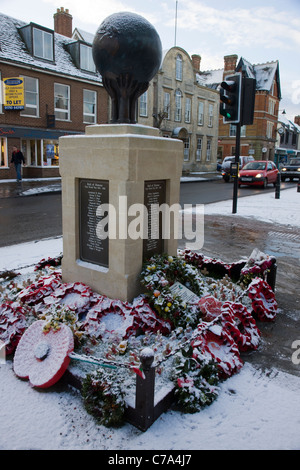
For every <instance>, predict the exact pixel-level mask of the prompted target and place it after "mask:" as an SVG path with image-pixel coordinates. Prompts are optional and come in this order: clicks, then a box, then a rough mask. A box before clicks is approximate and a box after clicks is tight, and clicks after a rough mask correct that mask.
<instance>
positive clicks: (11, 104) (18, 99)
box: [3, 77, 24, 109]
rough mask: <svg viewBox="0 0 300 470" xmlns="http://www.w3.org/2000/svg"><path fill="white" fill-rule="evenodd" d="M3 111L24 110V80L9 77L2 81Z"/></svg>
mask: <svg viewBox="0 0 300 470" xmlns="http://www.w3.org/2000/svg"><path fill="white" fill-rule="evenodd" d="M3 89H4V102H3V105H4V109H24V79H23V78H21V77H11V78H4V79H3Z"/></svg>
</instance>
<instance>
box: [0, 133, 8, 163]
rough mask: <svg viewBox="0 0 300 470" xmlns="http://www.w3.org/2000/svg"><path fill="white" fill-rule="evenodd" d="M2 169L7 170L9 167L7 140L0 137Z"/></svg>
mask: <svg viewBox="0 0 300 470" xmlns="http://www.w3.org/2000/svg"><path fill="white" fill-rule="evenodd" d="M0 145H1V148H0V151H1V155H0V163H1V165H0V167H1V168H7V167H8V161H7V139H6V138H4V137H0Z"/></svg>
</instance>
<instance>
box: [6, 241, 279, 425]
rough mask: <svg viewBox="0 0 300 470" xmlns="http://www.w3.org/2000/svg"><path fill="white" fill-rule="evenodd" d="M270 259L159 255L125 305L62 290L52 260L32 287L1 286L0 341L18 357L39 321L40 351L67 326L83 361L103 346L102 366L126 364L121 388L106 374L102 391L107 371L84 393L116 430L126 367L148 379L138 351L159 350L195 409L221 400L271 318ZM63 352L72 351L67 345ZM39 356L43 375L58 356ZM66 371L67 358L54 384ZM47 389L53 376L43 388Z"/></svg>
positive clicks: (185, 405)
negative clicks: (261, 325) (222, 385)
mask: <svg viewBox="0 0 300 470" xmlns="http://www.w3.org/2000/svg"><path fill="white" fill-rule="evenodd" d="M50 261H51V260H50ZM272 262H273V260H272V259H271V258H270V257H268V256H266V255H263V254H259V253H258V252H256V253H254V254H252V255H251V256H250V258H249V259H248V260H246V261H244V262H243V263H242V264H241V263H233V264H228V263H223V262H222V261H220V260H218V259H212V258H207V257H205V256H203V255H202V254H199V253H194V252H191V251H189V250H185V251H181V252H180V251H179V252H178V256H168V255H160V256H154V257H152V258H151V259H150V260H148V261H147V262H146V263H145V264H144V265H143V268H142V272H141V284H142V286H143V287H144V289H145V293H144V294H143V295H140V296H138V297H137V298H135V299H134V300H133V302H132V303H129V302H122V301H120V300H118V299H109V298H108V297H106V296H103V295H100V294H97V293H96V292H93V291H92V289H91V288H90V287H89V286H86V285H84V284H82V283H80V282H74V283H63V282H62V279H61V272H60V269H59V268H58V263H57V260H55V263H54V264H53V263H51V262H49V260H47V263H44V262H41V263H40V264H39V269H40V274H39V275H38V276H37V279H36V280H35V281H33V282H31V283H30V282H29V283H28V284H27V285H25V286H24V285H23V286H20V285H18V277H16V278H14V280H11V281H7V282H5V283H4V285H5V289H6V291H8V292H9V293H8V294H6V295H5V296H4V301H3V302H2V304H0V340H1V341H2V342H4V343H5V347H6V351H7V354H13V353H14V351H15V350H16V348H17V347H18V344H19V342H20V341H21V339H22V338H23V336H24V341H23V346H24V344H25V339H26V338H28V335H24V333H25V332H26V331H27V329H28V328H29V327H30V325H32V324H34V322H36V324H39V325H42V328H40V330H39V332H38V334H39V335H40V343H42V344H43V345H44V344H45V342H47V343H49V344H50V342H51V341H52V336H53V341H54V340H55V338H58V336H57V335H58V334H63V331H61V325H62V324H63V325H67V326H68V327H69V329H70V330H71V331H72V333H73V338H74V349H77V350H78V352H79V354H81V353H82V352H84V353H85V354H87V355H89V354H90V351H89V347H88V346H87V343H89V344H90V345H92V346H93V347H94V346H95V348H96V350H97V347H98V348H99V351H100V352H101V354H103V357H104V359H105V360H114V361H115V362H116V363H119V365H120V366H121V365H122V364H123V365H125V363H126V367H123V369H118V370H119V371H120V372H119V373H118V374H117V375H118V379H119V378H120V384H122V386H121V387H117V386H116V383H115V382H116V381H115V374H114V372H112V373H111V374H109V373H108V372H107V371H106V373H105V374H104V375H105V387H104V388H103V386H102V382H103V381H104V378H103V377H104V375H103V374H98V375H97V376H93V375H88V376H87V381H86V383H85V387H84V390H85V392H84V393H85V397H84V399H85V400H86V405H87V409H89V410H91V409H94V410H97V411H96V412H97V414H98V415H99V416H102V420H103V421H104V422H106V423H108V422H109V423H114V424H116V423H117V422H119V420H120V419H121V417H122V416H121V415H122V413H123V411H124V409H125V406H124V400H123V391H122V387H123V388H124V383H126V381H127V378H126V377H127V376H126V374H127V375H128V369H130V370H133V371H135V372H136V373H141V374H142V371H140V370H139V352H140V350H141V349H142V347H143V346H149V347H151V348H152V349H153V350H154V351H155V365H156V371H157V373H158V374H160V373H161V371H162V370H163V369H164V368H165V370H168V374H169V375H168V380H169V379H171V380H172V381H173V383H174V385H175V396H176V398H177V402H178V404H179V405H180V406H181V408H182V409H183V410H184V411H187V412H195V411H198V410H200V409H201V408H202V407H203V406H205V405H207V404H209V403H211V402H212V401H213V400H214V399H215V398H216V397H217V396H218V390H219V388H218V382H219V381H220V380H223V379H226V378H228V377H230V376H231V375H232V374H234V373H235V372H237V371H238V370H239V369H240V368H241V367H242V365H243V362H242V359H241V353H242V352H245V351H249V350H255V349H257V347H258V345H259V343H260V331H259V329H258V327H257V324H256V321H257V320H259V321H272V320H274V319H275V317H276V312H277V302H276V300H275V295H274V292H273V291H272V289H271V287H270V286H269V284H268V283H267V282H266V274H267V272H268V271H269V269H270V267H271V264H272ZM49 266H50V267H49ZM237 268H238V269H237ZM237 272H238V276H237ZM233 278H234V281H233ZM41 321H42V323H38V322H41ZM62 330H64V328H63V329H62ZM57 332H58V333H57ZM35 334H37V332H36V333H35ZM50 340H51V341H50ZM27 344H29V343H28V342H27V343H26V344H25V346H26V347H27ZM66 345H67V346H66V351H67V353H68V351H69V350H70V347H69V343H68V341H66ZM50 346H51V345H50ZM26 347H25V349H24V350H27V349H26ZM72 347H73V346H72ZM21 349H22V348H20V350H21ZM49 350H50V349H49ZM47 351H48V350H47ZM39 354H40V351H35V352H34V355H33V356H32V357H31V360H32V361H33V364H34V371H35V370H36V365H35V362H36V361H41V360H42V361H44V362H43V363H41V364H39V366H40V367H41V368H43V367H46V361H50V360H52V359H51V358H52V357H54V356H52V355H50V354H49V351H48V352H47V354H46V355H45V358H46V359H44V356H43V358H42V359H41V358H40V357H39ZM20 357H21V356H20V354H18V355H17V358H20ZM22 357H23V355H22ZM62 359H64V358H62ZM167 363H169V366H168V367H167V366H166V364H167ZM21 366H22V364H21V365H20V367H21ZM66 367H67V363H66V362H65V361H64V360H62V367H61V368H60V369H59V371H58V372H57V373H56V374H55V377H59V376H60V374H61V373H62V372H63V370H64V369H65V368H66ZM16 370H19V369H18V368H16ZM20 370H21V369H20ZM21 376H22V377H27V376H28V377H29V379H30V377H31V376H32V372H30V371H28V370H27V369H26V370H25V369H24V371H23V369H22V373H21ZM49 383H51V384H52V383H53V380H52V379H51V378H50V379H48V378H47V380H46V381H45V380H43V381H42V382H39V386H46V385H47V384H49ZM104 392H105V393H104ZM106 392H107V394H106ZM99 400H100V402H101V400H102V402H101V403H102V405H101V403H100V402H99ZM97 403H98V405H99V406H98V405H97ZM109 403H111V404H112V408H113V409H114V410H117V412H116V415H115V416H111V419H112V420H111V421H110V420H109V421H108V415H107V413H106V411H107V406H108V408H109V407H110V405H109ZM100 408H101V409H103V410H104V409H105V410H106V411H105V413H104V411H103V414H101V413H102V412H101V409H100ZM111 413H113V410H111ZM108 414H109V412H108Z"/></svg>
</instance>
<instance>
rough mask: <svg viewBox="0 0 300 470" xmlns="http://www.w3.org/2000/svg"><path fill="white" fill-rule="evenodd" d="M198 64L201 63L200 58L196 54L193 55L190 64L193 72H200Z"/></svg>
mask: <svg viewBox="0 0 300 470" xmlns="http://www.w3.org/2000/svg"><path fill="white" fill-rule="evenodd" d="M200 63H201V56H200V55H198V54H193V55H192V64H193V67H194V70H195V72H200Z"/></svg>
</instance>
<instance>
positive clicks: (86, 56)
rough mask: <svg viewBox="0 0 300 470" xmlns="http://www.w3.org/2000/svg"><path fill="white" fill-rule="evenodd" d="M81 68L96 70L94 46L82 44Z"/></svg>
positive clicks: (90, 70)
mask: <svg viewBox="0 0 300 470" xmlns="http://www.w3.org/2000/svg"><path fill="white" fill-rule="evenodd" d="M80 68H81V69H83V70H87V71H88V72H96V67H95V63H94V60H93V55H92V48H91V47H90V46H86V45H85V44H80Z"/></svg>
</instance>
